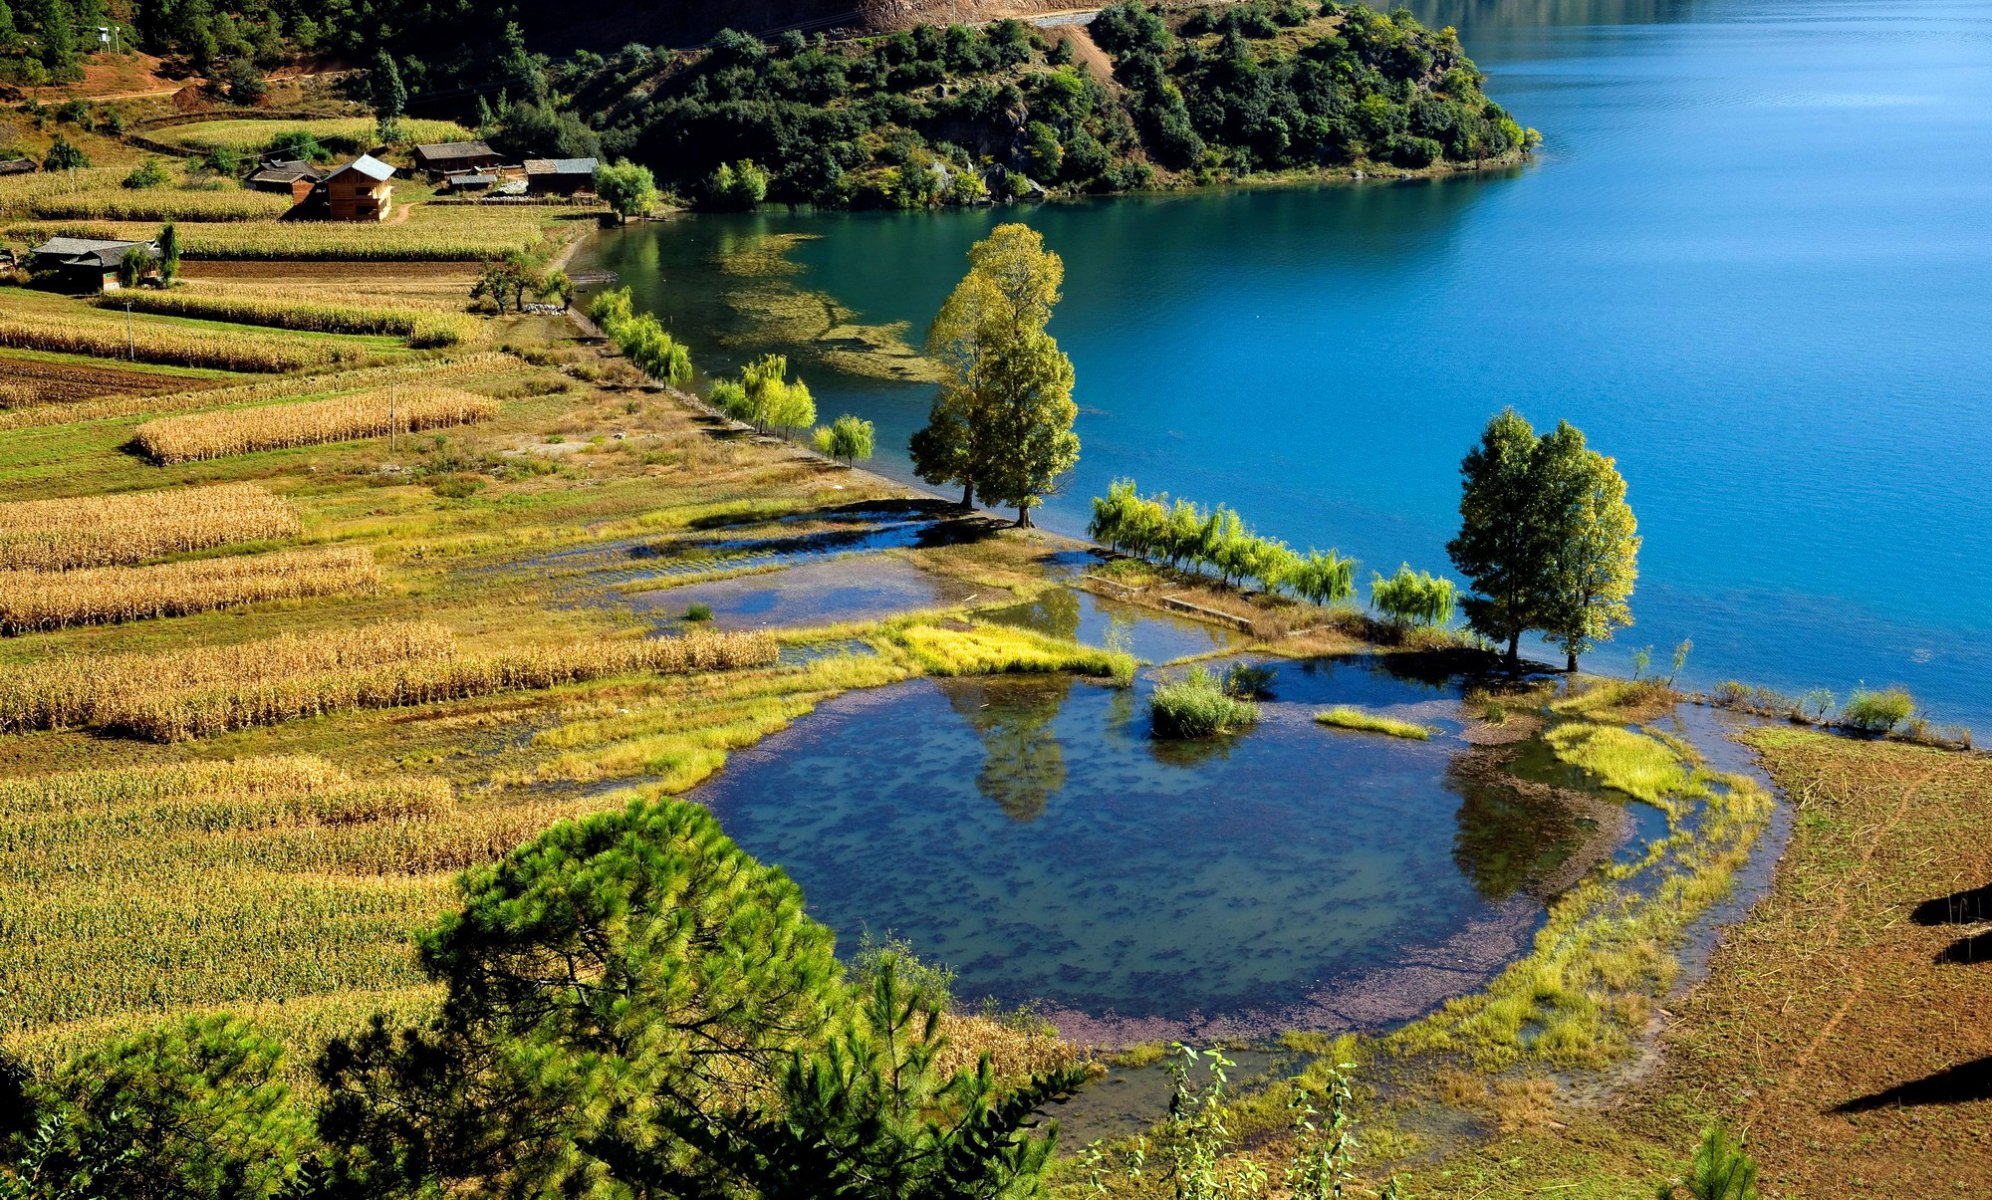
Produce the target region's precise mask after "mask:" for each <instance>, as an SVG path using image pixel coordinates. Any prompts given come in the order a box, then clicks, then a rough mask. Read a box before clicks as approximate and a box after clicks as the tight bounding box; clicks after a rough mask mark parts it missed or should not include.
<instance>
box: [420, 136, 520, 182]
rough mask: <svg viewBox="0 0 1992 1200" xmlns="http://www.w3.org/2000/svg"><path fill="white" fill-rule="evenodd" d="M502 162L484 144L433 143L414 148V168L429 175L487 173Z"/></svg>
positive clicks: (488, 146)
mask: <svg viewBox="0 0 1992 1200" xmlns="http://www.w3.org/2000/svg"><path fill="white" fill-rule="evenodd" d="M503 161H504V160H503V159H501V158H500V157H499V155H498V152H497V151H496V150H493V149H492V148H491V147H490V145H488V144H487V143H484V142H435V143H432V144H430V145H427V146H417V147H415V166H416V168H417V169H418V170H422V171H427V172H428V173H429V174H431V175H460V174H463V173H465V172H488V171H489V170H490V168H492V167H495V166H498V165H499V164H500V163H501V162H503Z"/></svg>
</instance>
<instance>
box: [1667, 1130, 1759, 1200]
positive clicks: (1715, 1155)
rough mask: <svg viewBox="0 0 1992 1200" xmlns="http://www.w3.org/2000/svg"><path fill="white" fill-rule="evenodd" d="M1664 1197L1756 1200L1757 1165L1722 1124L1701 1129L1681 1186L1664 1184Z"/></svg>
mask: <svg viewBox="0 0 1992 1200" xmlns="http://www.w3.org/2000/svg"><path fill="white" fill-rule="evenodd" d="M1660 1197H1661V1200H1757V1164H1756V1162H1755V1160H1753V1159H1752V1158H1751V1157H1750V1156H1749V1155H1748V1154H1746V1153H1744V1151H1743V1142H1742V1140H1741V1139H1732V1138H1731V1137H1730V1136H1729V1131H1728V1130H1726V1129H1724V1128H1723V1127H1722V1126H1720V1125H1710V1126H1709V1127H1708V1128H1707V1129H1704V1130H1703V1131H1702V1142H1701V1146H1700V1147H1699V1148H1698V1149H1696V1151H1695V1160H1694V1163H1693V1164H1692V1165H1691V1166H1690V1167H1689V1169H1688V1174H1687V1177H1686V1178H1685V1179H1683V1180H1681V1183H1680V1186H1679V1187H1678V1188H1676V1187H1674V1186H1673V1185H1669V1184H1663V1185H1661V1187H1660Z"/></svg>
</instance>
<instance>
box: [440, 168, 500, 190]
mask: <svg viewBox="0 0 1992 1200" xmlns="http://www.w3.org/2000/svg"><path fill="white" fill-rule="evenodd" d="M444 178H445V179H446V180H447V181H448V183H449V185H450V190H451V191H452V192H482V191H486V190H488V189H489V188H491V187H493V186H495V185H496V184H497V182H498V177H497V176H496V175H494V174H492V173H491V172H489V171H458V172H456V173H455V174H452V175H446V176H444Z"/></svg>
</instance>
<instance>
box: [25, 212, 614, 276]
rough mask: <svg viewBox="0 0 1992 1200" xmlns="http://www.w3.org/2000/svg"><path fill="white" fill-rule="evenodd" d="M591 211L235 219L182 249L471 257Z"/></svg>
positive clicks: (133, 227) (127, 232) (123, 227)
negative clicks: (335, 219)
mask: <svg viewBox="0 0 1992 1200" xmlns="http://www.w3.org/2000/svg"><path fill="white" fill-rule="evenodd" d="M594 211H596V210H593V209H581V208H574V209H569V208H561V207H551V206H549V207H545V208H531V209H518V208H512V209H496V208H494V209H478V208H444V209H437V210H435V211H433V212H431V211H429V210H427V209H411V210H410V212H409V215H408V216H407V217H406V218H405V219H402V220H392V221H382V222H371V223H351V222H333V221H277V220H261V221H230V222H226V223H219V222H217V223H209V224H201V225H187V226H184V227H183V228H182V229H181V230H180V244H181V252H182V253H183V254H185V255H186V256H187V257H188V258H190V259H202V258H227V259H236V258H245V259H264V260H270V261H277V260H284V261H296V262H316V261H329V260H339V261H358V262H367V261H373V262H393V261H403V260H407V261H426V262H474V261H476V260H478V259H483V258H492V257H496V256H498V255H502V254H505V253H508V252H510V251H513V250H525V249H528V248H530V247H531V246H533V245H535V244H536V243H538V242H539V241H540V240H541V238H542V237H544V236H545V233H546V230H547V227H548V225H549V223H552V222H555V221H558V220H559V219H560V218H561V217H563V216H569V215H577V214H581V213H591V214H592V213H593V212H594ZM7 232H8V234H9V236H12V237H15V238H18V239H22V240H27V239H30V238H36V237H47V236H52V235H55V234H67V235H70V236H73V237H103V238H129V239H135V240H136V239H143V238H150V237H154V236H156V235H157V234H158V232H159V229H158V226H156V225H146V224H136V223H131V222H117V221H94V222H84V223H74V224H68V223H53V222H51V223H44V224H41V225H33V226H19V227H16V228H14V229H10V230H8V231H7Z"/></svg>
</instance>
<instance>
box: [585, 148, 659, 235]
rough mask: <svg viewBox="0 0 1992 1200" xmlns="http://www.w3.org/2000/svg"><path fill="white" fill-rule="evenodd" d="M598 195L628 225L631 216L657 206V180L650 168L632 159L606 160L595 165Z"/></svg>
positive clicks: (619, 219)
mask: <svg viewBox="0 0 1992 1200" xmlns="http://www.w3.org/2000/svg"><path fill="white" fill-rule="evenodd" d="M595 194H596V195H597V196H600V197H601V198H602V200H603V201H604V202H605V203H606V204H607V205H608V206H609V207H610V208H611V209H612V210H614V212H615V214H616V220H617V221H618V222H620V223H622V224H625V225H627V224H628V223H629V219H630V218H631V217H633V216H638V215H641V214H647V213H649V211H650V210H651V209H653V208H655V207H656V206H657V179H656V177H655V176H653V175H652V174H651V173H650V168H649V167H645V166H639V165H638V164H636V163H633V162H619V163H616V164H614V165H613V166H611V165H610V164H608V163H603V164H602V165H600V166H598V167H596V168H595Z"/></svg>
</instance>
